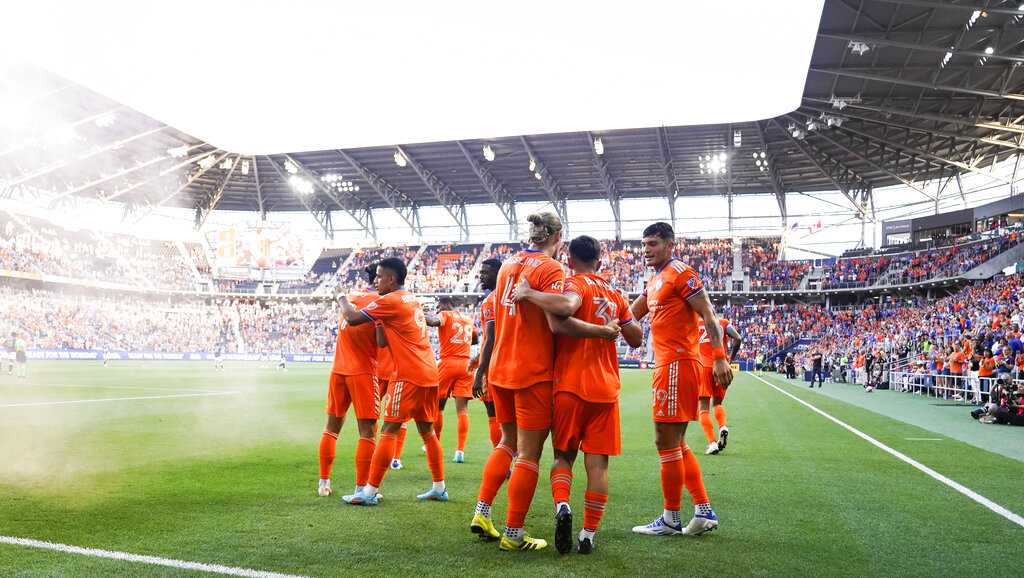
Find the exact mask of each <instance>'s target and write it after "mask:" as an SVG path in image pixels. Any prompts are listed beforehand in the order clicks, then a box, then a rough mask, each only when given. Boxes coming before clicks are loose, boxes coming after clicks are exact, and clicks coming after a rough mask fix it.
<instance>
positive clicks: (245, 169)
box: [242, 160, 249, 175]
mask: <svg viewBox="0 0 1024 578" xmlns="http://www.w3.org/2000/svg"><path fill="white" fill-rule="evenodd" d="M242 174H243V175H247V174H249V161H248V160H244V161H242Z"/></svg>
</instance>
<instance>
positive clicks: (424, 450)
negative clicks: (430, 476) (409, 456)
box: [420, 444, 427, 453]
mask: <svg viewBox="0 0 1024 578" xmlns="http://www.w3.org/2000/svg"><path fill="white" fill-rule="evenodd" d="M420 451H421V452H423V453H427V445H426V444H423V445H421V446H420Z"/></svg>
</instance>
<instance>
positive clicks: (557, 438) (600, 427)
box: [551, 391, 622, 456]
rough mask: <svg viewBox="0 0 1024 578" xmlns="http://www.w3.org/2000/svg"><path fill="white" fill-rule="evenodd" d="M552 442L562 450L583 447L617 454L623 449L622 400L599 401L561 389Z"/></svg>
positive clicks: (593, 450) (558, 395)
mask: <svg viewBox="0 0 1024 578" xmlns="http://www.w3.org/2000/svg"><path fill="white" fill-rule="evenodd" d="M553 421H554V423H553V424H552V426H551V444H552V446H553V447H554V448H555V449H556V450H559V451H563V452H567V451H574V450H580V449H582V450H583V452H584V453H587V454H599V455H605V456H617V455H619V454H620V453H622V445H621V440H620V435H619V402H617V401H613V402H611V403H596V402H592V401H586V400H585V399H582V398H580V397H579V396H577V395H575V394H572V393H569V392H565V391H560V392H558V393H556V394H555V416H554V420H553Z"/></svg>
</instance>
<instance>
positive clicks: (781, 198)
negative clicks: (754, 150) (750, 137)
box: [754, 122, 789, 226]
mask: <svg viewBox="0 0 1024 578" xmlns="http://www.w3.org/2000/svg"><path fill="white" fill-rule="evenodd" d="M754 125H755V126H756V127H757V136H758V137H760V139H761V146H762V147H764V151H765V155H766V159H765V160H766V161H767V162H768V171H767V173H768V182H769V184H770V185H771V186H772V192H773V193H775V201H776V202H777V203H778V204H779V215H780V216H781V217H782V225H783V226H785V225H786V224H787V223H788V222H789V214H788V213H787V212H786V185H785V183H783V182H782V176H781V175H779V171H778V170H777V169H776V167H775V159H774V158H773V157H772V153H771V151H769V150H768V138H767V137H766V136H765V134H764V125H762V124H761V123H760V122H755V123H754Z"/></svg>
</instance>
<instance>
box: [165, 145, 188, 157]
mask: <svg viewBox="0 0 1024 578" xmlns="http://www.w3.org/2000/svg"><path fill="white" fill-rule="evenodd" d="M167 154H168V155H169V156H170V157H171V158H174V159H180V158H183V157H184V156H185V155H187V154H188V146H187V145H181V146H180V147H171V148H169V149H167Z"/></svg>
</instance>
